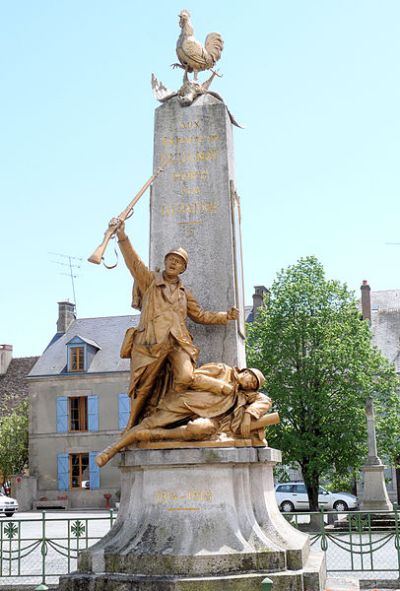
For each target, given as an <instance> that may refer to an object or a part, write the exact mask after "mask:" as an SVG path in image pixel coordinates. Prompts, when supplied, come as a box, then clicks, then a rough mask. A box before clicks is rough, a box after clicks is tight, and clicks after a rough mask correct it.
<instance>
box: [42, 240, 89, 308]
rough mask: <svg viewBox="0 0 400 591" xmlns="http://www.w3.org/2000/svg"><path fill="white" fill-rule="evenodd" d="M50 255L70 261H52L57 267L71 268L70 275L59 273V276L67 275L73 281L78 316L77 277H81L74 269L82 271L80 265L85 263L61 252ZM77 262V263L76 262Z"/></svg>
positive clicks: (81, 259)
mask: <svg viewBox="0 0 400 591" xmlns="http://www.w3.org/2000/svg"><path fill="white" fill-rule="evenodd" d="M49 254H52V255H54V256H57V257H61V258H63V259H68V262H63V261H51V262H52V263H55V264H56V265H61V266H63V267H68V268H69V272H68V273H59V275H66V276H67V277H69V278H70V279H71V285H72V293H73V298H74V304H75V314H76V315H77V316H78V312H77V309H78V304H77V301H76V293H75V281H74V280H75V279H76V278H77V277H79V275H77V274H76V273H75V272H74V269H80V268H81V265H80V264H79V263H80V262H81V261H83V258H79V257H73V256H70V255H69V254H62V253H60V252H49ZM75 261H77V262H75Z"/></svg>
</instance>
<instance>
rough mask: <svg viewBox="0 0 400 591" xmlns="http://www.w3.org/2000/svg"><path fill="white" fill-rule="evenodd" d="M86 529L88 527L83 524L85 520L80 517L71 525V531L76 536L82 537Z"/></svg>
mask: <svg viewBox="0 0 400 591" xmlns="http://www.w3.org/2000/svg"><path fill="white" fill-rule="evenodd" d="M85 531H86V528H85V526H84V525H83V522H82V521H80V520H79V519H77V520H76V521H75V522H74V523H73V524H72V526H71V532H72V534H73V535H74V536H75V537H76V538H81V537H82V535H83V534H84V533H85Z"/></svg>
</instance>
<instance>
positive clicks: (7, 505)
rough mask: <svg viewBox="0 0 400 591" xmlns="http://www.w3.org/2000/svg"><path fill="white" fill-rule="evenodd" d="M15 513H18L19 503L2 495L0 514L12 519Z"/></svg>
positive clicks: (0, 498) (0, 495)
mask: <svg viewBox="0 0 400 591" xmlns="http://www.w3.org/2000/svg"><path fill="white" fill-rule="evenodd" d="M15 511H18V502H17V501H16V500H15V499H12V498H11V497H8V496H7V495H4V494H3V493H0V513H5V514H6V516H7V517H12V516H13V515H14V513H15Z"/></svg>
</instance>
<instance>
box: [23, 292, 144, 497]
mask: <svg viewBox="0 0 400 591" xmlns="http://www.w3.org/2000/svg"><path fill="white" fill-rule="evenodd" d="M137 319H138V316H136V317H135V316H133V317H132V316H114V317H105V318H80V319H76V318H75V313H74V304H72V303H70V302H60V303H59V315H58V321H57V332H56V334H55V335H54V337H53V338H52V340H51V342H50V343H49V345H48V346H47V348H46V349H45V351H44V353H43V354H42V355H41V357H40V358H39V359H38V361H37V362H36V364H35V365H34V367H33V368H32V370H31V371H30V373H29V376H28V381H29V399H30V433H29V470H30V475H31V477H35V479H36V484H37V492H36V495H35V496H36V499H37V500H39V501H42V503H43V502H45V501H57V500H61V499H63V500H65V501H66V505H67V506H68V507H69V508H74V507H93V508H94V507H97V508H99V507H105V506H106V504H107V502H106V498H105V496H104V495H112V496H111V505H113V504H114V503H115V502H116V501H117V500H118V491H119V488H120V482H119V480H120V476H119V470H118V468H117V463H116V462H115V463H114V465H107V466H105V467H104V468H102V469H101V470H99V468H98V467H97V465H96V464H95V461H94V460H95V457H96V455H97V453H98V452H99V451H101V450H102V449H104V448H105V447H106V446H108V445H110V444H111V443H112V442H113V441H114V440H115V439H116V438H117V437H118V435H119V434H120V432H121V429H123V428H124V427H125V425H126V422H127V420H128V416H129V398H128V395H127V392H128V385H129V359H121V357H120V355H119V351H120V346H121V343H122V340H123V337H124V334H125V331H126V329H127V328H128V327H130V326H134V325H135V323H136V322H137Z"/></svg>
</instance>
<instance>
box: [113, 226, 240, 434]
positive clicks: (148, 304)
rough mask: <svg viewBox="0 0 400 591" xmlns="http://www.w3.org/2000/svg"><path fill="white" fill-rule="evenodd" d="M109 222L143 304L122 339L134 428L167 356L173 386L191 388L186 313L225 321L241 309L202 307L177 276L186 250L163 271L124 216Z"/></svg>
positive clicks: (192, 350) (169, 257)
mask: <svg viewBox="0 0 400 591" xmlns="http://www.w3.org/2000/svg"><path fill="white" fill-rule="evenodd" d="M109 225H110V227H111V228H113V229H114V231H115V232H116V234H117V237H118V244H119V247H120V249H121V252H122V254H123V257H124V259H125V263H126V266H127V267H128V269H129V271H130V272H131V274H132V275H133V277H134V279H135V289H134V306H135V307H138V308H139V309H140V310H141V315H140V322H139V325H138V327H137V328H134V329H133V328H132V329H128V332H127V335H126V337H125V341H124V344H123V355H124V356H129V357H130V359H131V378H130V385H129V396H130V397H131V413H130V417H129V421H128V425H127V429H130V428H131V427H133V426H134V425H135V423H136V422H137V420H138V418H139V416H140V414H141V412H142V411H143V409H144V406H145V403H146V400H147V399H148V397H149V396H150V395H151V393H152V390H153V388H154V386H155V383H156V381H157V378H158V376H159V374H160V372H161V371H162V370H163V369H164V367H165V364H166V362H167V361H168V362H169V366H170V374H171V375H170V382H171V386H172V387H173V389H174V391H175V392H183V391H185V390H187V389H188V388H190V386H191V383H192V380H193V370H194V367H195V364H196V361H197V358H198V354H199V350H198V349H197V347H195V346H194V345H193V341H192V337H191V335H190V333H189V331H188V329H187V326H186V318H187V316H189V318H191V319H192V320H193V321H194V322H197V323H200V324H227V322H228V321H229V320H236V319H237V318H238V316H239V310H238V309H237V308H234V307H232V308H230V309H229V310H228V311H227V312H209V311H206V310H203V308H202V307H201V306H200V304H199V303H198V302H197V300H196V299H195V298H194V296H193V294H192V293H191V291H190V290H189V289H188V288H187V287H185V286H184V285H183V283H182V282H181V280H180V278H179V275H180V274H181V273H183V272H184V271H185V270H186V267H187V264H188V254H187V252H186V251H185V250H184V249H183V248H177V249H175V250H171V251H170V252H168V253H167V254H166V255H165V259H164V264H165V269H164V271H161V272H160V271H150V270H149V269H148V267H147V266H146V265H145V264H144V262H143V261H142V260H141V258H140V257H139V255H138V254H137V252H136V251H135V249H134V248H133V246H132V245H131V243H130V240H129V238H128V236H127V235H126V234H125V227H124V222H123V220H121V219H119V218H113V219H112V220H111V222H110V224H109Z"/></svg>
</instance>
